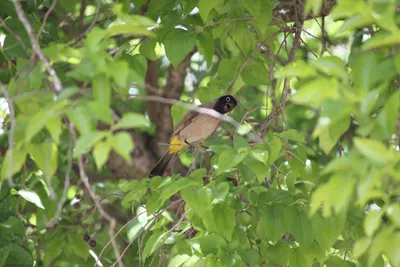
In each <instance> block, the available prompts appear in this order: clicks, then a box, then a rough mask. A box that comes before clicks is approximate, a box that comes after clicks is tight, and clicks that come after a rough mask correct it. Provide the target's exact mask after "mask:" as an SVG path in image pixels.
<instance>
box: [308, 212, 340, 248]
mask: <svg viewBox="0 0 400 267" xmlns="http://www.w3.org/2000/svg"><path fill="white" fill-rule="evenodd" d="M344 223H345V216H342V215H335V216H330V217H326V218H324V217H323V216H322V215H321V214H320V213H317V214H315V215H314V216H313V218H312V231H313V236H314V240H315V241H317V243H318V245H319V246H320V247H322V248H323V249H325V250H328V249H329V248H330V247H332V246H333V244H334V243H335V242H336V240H337V239H338V237H339V236H340V234H341V232H342V231H343V227H344Z"/></svg>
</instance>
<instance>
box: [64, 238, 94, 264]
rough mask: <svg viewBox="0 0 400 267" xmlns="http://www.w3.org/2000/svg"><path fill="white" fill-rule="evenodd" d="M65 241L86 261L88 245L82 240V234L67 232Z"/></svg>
mask: <svg viewBox="0 0 400 267" xmlns="http://www.w3.org/2000/svg"><path fill="white" fill-rule="evenodd" d="M67 243H68V245H69V247H71V248H72V250H73V251H74V253H75V254H76V255H78V256H79V257H81V258H82V259H84V260H85V261H86V259H87V257H88V256H89V246H88V244H87V243H86V242H85V241H84V240H83V238H82V235H81V234H78V233H76V232H75V233H74V232H72V233H69V234H68V235H67Z"/></svg>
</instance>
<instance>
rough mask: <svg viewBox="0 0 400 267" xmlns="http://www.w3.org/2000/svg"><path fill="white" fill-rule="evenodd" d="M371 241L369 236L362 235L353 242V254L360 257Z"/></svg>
mask: <svg viewBox="0 0 400 267" xmlns="http://www.w3.org/2000/svg"><path fill="white" fill-rule="evenodd" d="M371 243H372V240H371V238H369V237H362V238H360V239H358V240H356V242H355V243H354V248H353V255H354V257H355V258H358V257H360V256H361V255H363V254H364V253H365V252H366V251H367V249H368V248H369V247H370V245H371Z"/></svg>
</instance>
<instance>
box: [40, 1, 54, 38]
mask: <svg viewBox="0 0 400 267" xmlns="http://www.w3.org/2000/svg"><path fill="white" fill-rule="evenodd" d="M56 4H57V0H53V3H51V6H50V7H49V9H48V10H47V12H46V14H44V17H43V22H42V25H41V26H40V29H39V31H38V33H37V35H36V38H37V39H38V40H39V38H40V35H41V34H42V31H43V29H44V27H45V26H46V23H47V19H48V18H49V16H50V13H51V12H52V11H53V9H54V8H55V7H56Z"/></svg>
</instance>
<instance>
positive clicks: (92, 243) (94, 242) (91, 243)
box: [89, 239, 97, 248]
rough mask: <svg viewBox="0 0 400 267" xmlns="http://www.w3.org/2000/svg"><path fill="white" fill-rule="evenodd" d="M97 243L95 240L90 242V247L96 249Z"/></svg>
mask: <svg viewBox="0 0 400 267" xmlns="http://www.w3.org/2000/svg"><path fill="white" fill-rule="evenodd" d="M96 244H97V243H96V241H95V240H93V239H92V240H90V242H89V245H90V246H91V247H92V248H94V247H95V246H96Z"/></svg>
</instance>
